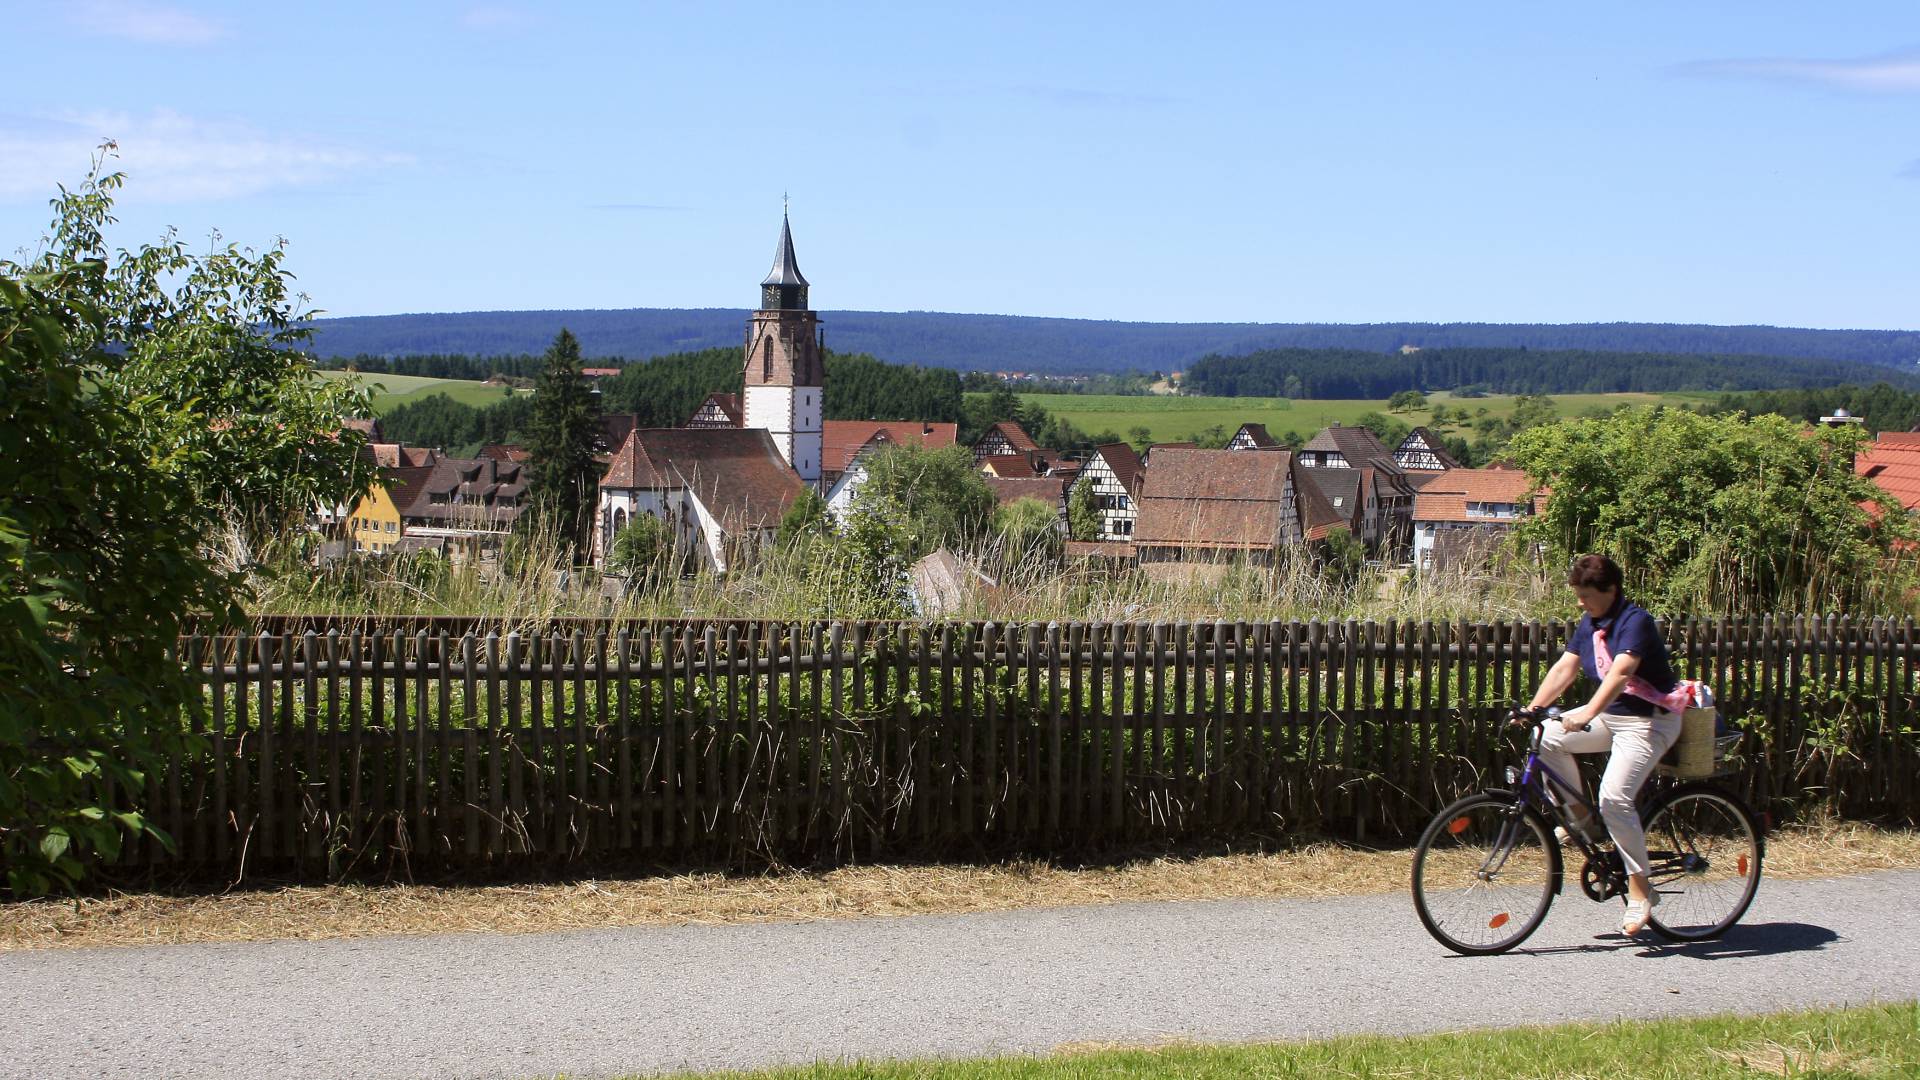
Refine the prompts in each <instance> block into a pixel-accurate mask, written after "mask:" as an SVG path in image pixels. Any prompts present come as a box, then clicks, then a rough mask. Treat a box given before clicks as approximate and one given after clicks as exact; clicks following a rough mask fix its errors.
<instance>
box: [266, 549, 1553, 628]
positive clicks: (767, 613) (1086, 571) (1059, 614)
mask: <svg viewBox="0 0 1920 1080" xmlns="http://www.w3.org/2000/svg"><path fill="white" fill-rule="evenodd" d="M535 549H536V550H540V551H542V552H543V554H542V555H541V556H540V557H536V558H523V559H520V560H511V559H505V558H493V559H484V560H456V561H454V562H452V563H448V562H447V561H445V560H441V559H437V558H434V557H430V556H429V557H419V556H398V557H391V558H385V559H356V560H350V561H349V562H346V563H343V564H340V565H338V566H335V567H332V568H326V569H319V570H316V569H314V568H312V567H310V566H307V565H304V564H302V563H298V562H293V561H286V562H283V563H282V564H280V565H272V566H262V567H258V568H256V572H255V573H254V575H253V587H254V588H253V598H252V601H251V603H250V605H249V606H250V609H251V611H253V612H254V613H257V614H290V615H320V614H325V615H336V616H350V617H351V616H361V617H365V618H367V619H369V620H378V619H383V618H395V617H408V616H422V615H459V616H470V617H480V618H497V619H499V620H501V621H502V623H503V624H519V623H526V624H534V623H540V622H544V621H546V620H549V619H552V618H556V617H569V616H589V617H613V618H740V619H766V620H806V619H816V618H861V617H885V616H887V615H899V616H904V617H912V616H913V615H915V614H921V615H925V616H937V617H941V618H951V619H991V620H994V621H999V622H1035V621H1040V622H1044V621H1049V620H1069V619H1074V620H1101V621H1129V622H1132V621H1148V622H1150V621H1157V620H1164V621H1169V622H1173V621H1187V622H1206V621H1214V620H1225V621H1230V622H1242V621H1244V622H1265V621H1270V620H1276V619H1277V620H1282V621H1290V620H1295V619H1299V620H1311V619H1362V620H1365V619H1375V620H1381V621H1384V620H1386V619H1390V618H1391V619H1401V620H1429V619H1430V620H1435V621H1443V620H1458V619H1471V620H1474V621H1482V620H1490V619H1540V618H1557V617H1564V616H1566V615H1567V614H1568V609H1569V604H1568V602H1567V600H1566V597H1565V595H1564V594H1565V589H1564V588H1563V587H1561V586H1560V585H1559V584H1558V582H1557V581H1556V580H1554V578H1553V577H1551V576H1550V575H1547V574H1546V573H1544V572H1542V571H1541V570H1539V569H1538V568H1532V567H1527V566H1524V565H1521V564H1517V563H1511V562H1509V563H1506V564H1504V565H1501V566H1497V567H1496V566H1494V565H1492V564H1489V565H1487V566H1484V567H1478V568H1471V567H1470V568H1456V569H1448V570H1442V571H1430V572H1425V573H1418V574H1416V573H1413V572H1411V571H1409V570H1406V569H1404V568H1393V569H1379V568H1373V567H1369V568H1367V569H1365V570H1364V571H1362V572H1361V573H1359V574H1358V575H1357V576H1355V577H1353V578H1352V579H1350V580H1343V579H1341V578H1340V577H1339V576H1337V575H1334V574H1331V573H1328V572H1327V571H1326V570H1325V569H1324V568H1322V567H1320V566H1317V565H1316V564H1315V563H1314V562H1313V561H1312V560H1310V559H1308V558H1306V557H1304V556H1288V557H1284V558H1282V559H1281V560H1279V561H1278V562H1277V563H1276V564H1275V565H1273V566H1266V567H1263V566H1256V565H1249V564H1246V563H1244V562H1242V563H1236V564H1224V565H1219V566H1197V567H1190V568H1187V569H1185V570H1184V571H1169V572H1160V571H1158V570H1153V571H1146V570H1140V569H1133V568H1129V569H1119V570H1114V569H1109V568H1106V567H1102V566H1098V565H1094V564H1089V563H1085V562H1074V561H1068V562H1064V563H1063V562H1059V561H1056V560H1052V559H1048V558H1045V557H1035V556H1032V555H1028V556H1026V557H1007V556H1005V555H1003V553H1002V552H1001V551H1000V550H999V549H998V548H997V546H996V545H993V544H989V545H988V546H987V547H986V549H985V550H983V551H979V552H976V553H974V554H973V555H971V556H970V557H967V558H965V559H964V561H965V562H967V563H968V564H970V565H971V566H972V567H973V568H975V569H977V570H978V571H979V574H978V575H975V574H965V575H963V576H962V577H961V579H960V580H959V581H958V582H957V583H956V585H957V588H956V589H955V590H954V595H953V596H952V597H950V600H951V603H950V604H948V605H946V606H943V607H941V608H940V609H939V610H937V611H933V610H926V609H922V610H921V611H920V612H917V613H916V612H913V611H906V610H897V611H892V610H876V609H875V608H874V605H873V604H872V603H871V602H870V601H871V598H869V597H864V596H858V595H851V594H849V593H848V592H846V591H845V590H846V585H845V583H846V582H849V581H855V580H858V579H859V578H861V577H862V575H861V574H860V573H858V572H857V571H858V570H860V569H862V568H861V567H859V566H858V565H856V564H857V563H858V561H859V560H860V555H859V554H858V553H857V552H855V551H853V550H851V549H850V548H849V547H847V546H846V545H841V544H834V543H831V542H826V543H824V545H822V544H815V545H811V546H792V547H772V546H768V547H766V548H764V549H762V550H758V551H748V552H734V553H732V554H733V555H734V568H733V571H732V572H730V573H725V574H723V573H719V572H717V571H716V570H715V569H714V568H713V565H712V563H711V562H710V561H709V560H707V559H706V558H704V557H701V553H699V552H696V551H687V550H681V551H677V552H676V553H675V555H674V557H673V561H674V563H675V564H676V565H679V566H685V567H688V568H689V569H688V570H687V571H686V572H685V573H683V574H679V575H666V576H665V578H664V580H660V581H658V582H653V583H647V582H641V583H633V584H629V583H623V582H620V581H618V580H617V579H615V578H612V577H610V576H606V577H603V576H602V575H601V574H600V573H599V572H597V571H594V570H591V569H577V570H570V571H562V570H561V569H560V567H561V565H562V562H561V560H560V559H559V558H558V557H557V556H553V555H552V554H551V552H552V551H553V547H552V545H551V544H550V543H548V544H546V545H545V546H544V547H543V546H541V544H540V542H539V541H536V543H535ZM880 607H881V608H885V607H886V605H884V604H882V605H880Z"/></svg>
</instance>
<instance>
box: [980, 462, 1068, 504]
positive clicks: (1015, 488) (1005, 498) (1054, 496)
mask: <svg viewBox="0 0 1920 1080" xmlns="http://www.w3.org/2000/svg"><path fill="white" fill-rule="evenodd" d="M987 460H989V461H992V460H993V459H992V458H988V459H987ZM987 486H988V487H989V488H992V489H993V497H994V498H995V499H998V500H999V501H1000V503H1001V504H1002V505H1005V504H1007V503H1010V502H1013V501H1014V500H1016V499H1039V500H1040V501H1041V502H1043V503H1046V504H1047V505H1048V506H1055V507H1057V506H1059V504H1060V496H1061V494H1062V493H1063V492H1064V490H1065V486H1064V481H1063V480H1062V478H1060V477H1057V476H1033V477H1026V476H1021V477H1005V476H989V477H987Z"/></svg>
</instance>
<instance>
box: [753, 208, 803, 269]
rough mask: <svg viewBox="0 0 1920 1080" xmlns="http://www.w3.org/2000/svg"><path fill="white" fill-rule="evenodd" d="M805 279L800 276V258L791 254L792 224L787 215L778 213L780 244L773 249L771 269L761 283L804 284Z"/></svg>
mask: <svg viewBox="0 0 1920 1080" xmlns="http://www.w3.org/2000/svg"><path fill="white" fill-rule="evenodd" d="M806 283H807V279H806V278H804V277H801V276H800V260H799V259H796V258H794V255H793V226H792V225H790V224H788V222H787V215H786V214H785V213H782V214H781V215H780V246H779V247H777V248H774V249H773V270H772V271H771V272H769V273H768V274H767V280H765V281H763V282H761V283H760V284H762V285H805V284H806Z"/></svg>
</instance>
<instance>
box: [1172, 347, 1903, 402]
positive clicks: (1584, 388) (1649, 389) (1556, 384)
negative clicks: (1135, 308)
mask: <svg viewBox="0 0 1920 1080" xmlns="http://www.w3.org/2000/svg"><path fill="white" fill-rule="evenodd" d="M1860 382H1864V383H1874V382H1885V383H1888V384H1891V385H1894V386H1898V387H1902V388H1905V389H1910V390H1911V389H1920V374H1914V373H1912V369H1907V370H1900V369H1895V368H1890V367H1882V366H1878V365H1874V364H1866V363H1862V362H1860V361H1857V360H1819V359H1812V358H1808V357H1797V356H1771V357H1769V356H1727V355H1705V356H1696V355H1689V354H1685V353H1638V352H1631V353H1614V352H1588V351H1576V350H1533V349H1422V350H1421V351H1419V352H1417V353H1413V354H1411V355H1407V356H1402V355H1400V354H1399V353H1375V352H1361V351H1359V350H1355V349H1263V350H1261V351H1259V352H1255V353H1249V354H1247V355H1245V356H1209V357H1206V358H1204V359H1202V360H1200V361H1199V362H1198V363H1196V364H1194V365H1193V366H1192V367H1189V368H1188V369H1187V372H1186V376H1185V379H1184V380H1183V382H1182V385H1183V386H1184V387H1185V389H1186V390H1187V391H1188V392H1189V393H1194V394H1212V395H1219V396H1221V397H1289V398H1382V397H1388V396H1390V395H1393V394H1397V393H1399V392H1400V391H1402V390H1453V391H1455V392H1456V393H1458V392H1461V391H1467V392H1471V391H1473V390H1478V391H1480V392H1483V393H1493V394H1615V393H1621V392H1627V391H1631V392H1636V393H1653V394H1658V393H1666V392H1669V391H1674V390H1777V389H1783V388H1806V387H1818V386H1835V385H1839V384H1841V383H1860Z"/></svg>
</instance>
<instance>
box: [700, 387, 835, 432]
mask: <svg viewBox="0 0 1920 1080" xmlns="http://www.w3.org/2000/svg"><path fill="white" fill-rule="evenodd" d="M709 405H712V406H713V407H715V408H717V409H719V410H720V412H721V414H722V415H724V416H725V417H726V418H727V419H728V420H730V421H732V426H733V427H739V426H740V417H741V412H740V395H739V394H722V393H720V392H719V391H715V392H713V393H711V394H708V395H707V396H706V399H705V400H703V401H701V402H700V405H699V407H698V408H696V409H694V410H693V415H694V416H699V415H700V414H701V413H703V412H706V411H707V406H709ZM828 423H832V421H828ZM687 426H688V427H692V426H693V418H692V417H689V418H688V419H687ZM702 426H705V425H704V424H703V425H702Z"/></svg>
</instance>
